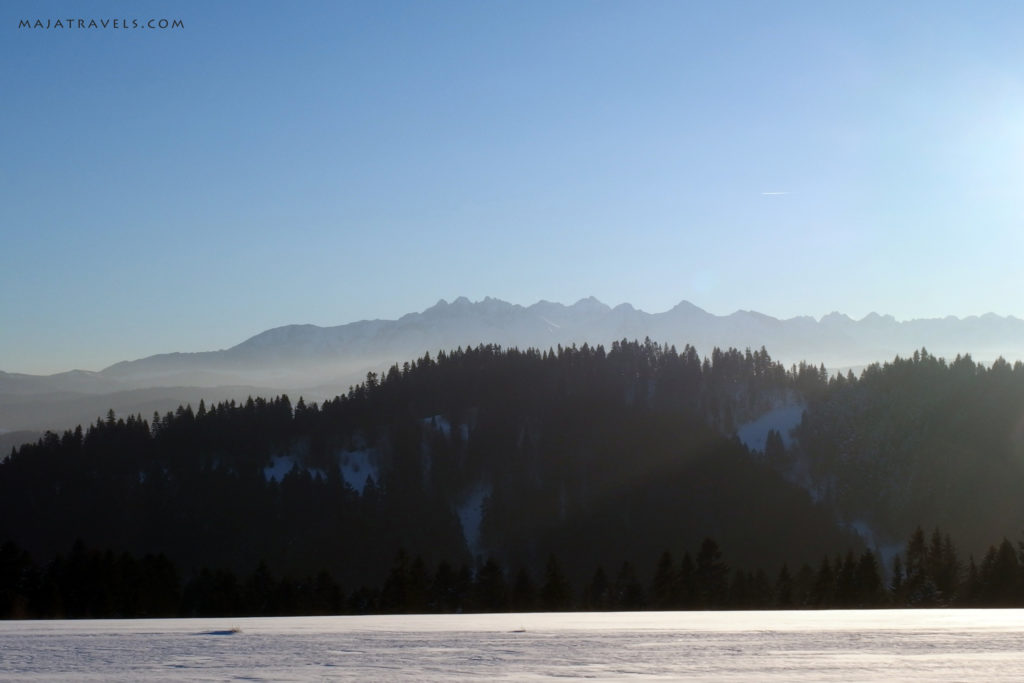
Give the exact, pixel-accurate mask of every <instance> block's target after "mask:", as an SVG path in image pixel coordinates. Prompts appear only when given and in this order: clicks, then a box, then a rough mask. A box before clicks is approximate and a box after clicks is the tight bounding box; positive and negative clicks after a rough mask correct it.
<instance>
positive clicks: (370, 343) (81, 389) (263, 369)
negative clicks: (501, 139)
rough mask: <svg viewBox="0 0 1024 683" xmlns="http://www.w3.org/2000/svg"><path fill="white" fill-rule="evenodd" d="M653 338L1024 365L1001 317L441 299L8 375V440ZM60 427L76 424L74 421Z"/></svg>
mask: <svg viewBox="0 0 1024 683" xmlns="http://www.w3.org/2000/svg"><path fill="white" fill-rule="evenodd" d="M645 337H650V338H651V339H652V340H653V341H655V342H658V343H664V344H671V345H675V346H676V347H677V348H680V349H681V348H682V347H684V346H685V345H687V344H689V345H691V346H693V347H694V348H696V350H697V352H698V353H699V354H701V355H705V356H706V355H710V353H711V351H712V350H713V349H714V348H715V347H719V348H728V347H735V348H738V349H744V348H752V349H759V348H761V347H765V348H766V349H767V350H768V352H769V353H770V354H771V356H772V357H773V358H774V359H776V360H779V361H782V362H783V363H785V364H787V365H788V364H791V363H797V362H799V361H803V360H806V361H808V362H810V363H813V364H815V365H817V364H819V363H823V364H824V365H825V366H826V367H829V368H847V367H860V366H864V365H868V364H870V363H873V362H880V361H886V360H891V359H892V358H893V357H895V356H897V355H902V356H907V355H910V354H912V353H913V352H914V350H916V349H920V348H922V347H926V348H927V349H928V350H929V351H930V352H931V353H932V354H933V355H936V356H940V357H947V358H950V359H952V358H953V357H955V356H956V355H957V354H965V353H970V354H971V355H972V357H973V358H974V359H975V360H978V361H981V362H990V361H992V360H995V359H996V358H997V357H1000V356H1002V357H1004V358H1006V359H1007V360H1010V361H1014V360H1018V359H1024V320H1021V319H1018V318H1014V317H1012V316H1009V317H1001V316H998V315H994V314H991V313H989V314H985V315H982V316H971V317H967V318H962V319H961V318H955V317H952V316H950V317H946V318H935V319H920V320H910V321H905V322H900V321H897V320H896V319H895V318H893V317H892V316H889V315H879V314H877V313H871V314H869V315H867V316H865V317H864V318H863V319H861V320H853V319H852V318H850V317H848V316H846V315H843V314H841V313H830V314H828V315H825V316H823V317H822V318H820V319H818V320H816V319H814V318H813V317H809V316H802V317H796V318H789V319H785V320H780V319H778V318H773V317H771V316H768V315H764V314H761V313H757V312H754V311H745V310H741V311H736V312H735V313H732V314H729V315H723V316H719V315H714V314H711V313H708V312H707V311H705V310H703V309H701V308H699V307H698V306H695V305H694V304H692V303H690V302H688V301H682V302H680V303H679V304H677V305H676V306H674V307H673V308H672V309H670V310H668V311H665V312H662V313H647V312H645V311H641V310H639V309H637V308H634V307H633V306H632V305H630V304H628V303H623V304H619V305H618V306H615V307H614V308H613V307H611V306H608V305H607V304H605V303H602V302H601V301H598V300H597V299H595V298H593V297H589V298H585V299H581V300H579V301H577V302H576V303H574V304H572V305H564V304H560V303H555V302H550V301H543V300H542V301H538V302H537V303H535V304H532V305H530V306H521V305H518V304H512V303H509V302H507V301H502V300H500V299H494V298H490V297H487V298H485V299H483V300H482V301H476V302H473V301H470V300H469V299H467V298H466V297H459V298H457V299H455V300H454V301H452V302H448V301H446V300H444V299H441V300H440V301H438V302H437V303H436V304H435V305H434V306H431V307H429V308H427V309H426V310H424V311H422V312H415V313H408V314H406V315H403V316H402V317H400V318H398V319H397V320H362V321H358V322H352V323H347V324H343V325H337V326H333V327H319V326H316V325H286V326H283V327H277V328H273V329H270V330H266V331H264V332H261V333H259V334H257V335H255V336H253V337H250V338H249V339H246V340H245V341H243V342H241V343H239V344H237V345H235V346H233V347H231V348H228V349H223V350H219V351H205V352H197V353H166V354H158V355H154V356H149V357H146V358H141V359H137V360H130V361H122V362H119V363H115V364H114V365H111V366H110V367H108V368H105V369H103V370H101V371H99V372H86V371H71V372H65V373H59V374H56V375H48V376H35V375H24V374H14V373H4V372H0V429H6V430H16V429H24V428H33V429H38V428H40V426H41V424H42V422H43V420H37V421H35V422H36V423H35V424H33V425H26V424H24V423H23V422H21V421H20V420H14V421H12V419H10V418H13V414H11V413H10V411H9V410H8V408H9V407H10V406H11V405H12V404H13V403H17V402H18V400H19V399H18V397H22V398H24V399H26V400H27V399H31V401H32V403H33V408H34V409H36V410H37V411H41V412H40V415H41V416H42V417H43V418H45V409H44V408H42V407H41V406H40V405H39V404H40V403H41V399H42V398H43V397H45V396H51V397H54V398H57V397H59V399H60V400H61V401H62V403H63V404H64V405H67V403H68V399H69V398H72V397H81V396H89V395H92V396H94V397H95V399H96V401H95V402H93V403H94V404H95V405H96V406H101V405H102V397H103V396H104V395H106V394H113V393H115V392H125V391H128V390H136V389H148V388H154V387H164V388H167V387H179V388H183V390H182V391H179V392H178V395H180V396H181V397H185V396H197V395H199V394H201V393H203V392H202V391H199V390H201V389H207V388H214V387H229V386H231V387H261V388H264V389H270V390H273V391H287V392H290V393H294V394H299V393H301V394H304V395H305V396H306V397H307V398H309V399H321V398H324V397H328V396H333V395H335V394H337V393H339V392H342V391H344V390H346V389H347V388H348V386H349V385H351V384H353V383H356V382H358V381H360V380H361V379H362V378H364V377H365V375H366V373H367V372H369V371H376V372H379V371H381V370H383V369H386V368H387V367H388V366H390V365H392V364H394V363H401V362H404V361H407V360H411V359H414V358H417V357H420V356H422V355H423V354H424V353H426V352H429V353H431V354H434V353H436V352H437V351H438V350H445V349H454V348H457V347H467V346H476V345H478V344H481V343H494V344H499V345H501V346H504V347H512V346H515V347H520V348H526V347H536V348H541V349H547V348H554V347H556V346H557V345H559V344H561V345H563V346H568V345H571V344H577V345H582V344H584V343H588V344H591V345H596V344H603V345H606V346H607V345H610V344H611V343H612V342H614V341H617V340H621V339H644V338H645ZM185 389H188V390H185ZM165 398H166V399H167V400H173V398H172V397H165ZM188 400H195V399H192V398H189V399H188ZM91 405H93V404H90V406H91ZM105 410H106V409H105V408H101V409H100V412H105ZM15 412H17V413H18V414H19V415H20V414H21V413H24V411H23V410H22V411H15ZM61 417H62V418H68V417H69V415H67V411H62V414H61ZM88 419H94V416H91V417H90V418H88ZM65 426H67V425H63V424H61V425H54V427H55V428H64V427H65Z"/></svg>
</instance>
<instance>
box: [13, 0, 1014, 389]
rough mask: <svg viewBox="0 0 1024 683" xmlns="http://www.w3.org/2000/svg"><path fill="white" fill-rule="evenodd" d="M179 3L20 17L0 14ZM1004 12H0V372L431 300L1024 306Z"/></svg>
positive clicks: (106, 358) (725, 308)
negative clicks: (163, 22)
mask: <svg viewBox="0 0 1024 683" xmlns="http://www.w3.org/2000/svg"><path fill="white" fill-rule="evenodd" d="M58 18H61V19H66V18H74V19H76V20H77V19H79V18H81V19H85V20H89V19H96V20H97V21H98V20H100V19H114V18H118V19H122V20H123V19H127V20H128V21H129V22H131V21H132V20H138V21H139V22H140V23H145V22H146V21H148V20H149V19H151V18H156V19H161V18H167V19H180V20H181V21H182V22H183V24H184V28H183V29H177V30H170V29H168V30H159V29H156V30H149V29H136V30H133V29H129V30H123V29H113V28H109V29H78V28H75V29H49V30H46V29H24V28H21V29H19V28H18V21H19V20H20V19H29V20H32V21H35V20H36V19H41V20H43V21H44V22H45V21H46V20H47V19H49V20H51V21H52V20H55V19H58ZM1021 26H1024V4H1021V3H1017V2H1007V3H991V2H990V3H942V2H934V1H933V2H920V3H914V2H902V3H891V2H883V3H821V2H808V3H800V2H776V3H768V2H681V1H673V2H648V1H641V2H625V1H621V2H599V1H594V2H576V1H570V0H565V1H560V2H526V1H516V2H500V1H490V0H488V1H486V2H485V1H474V2H431V1H418V0H417V1H415V2H414V1H412V0H409V1H408V2H386V1H382V2H296V3H271V2H266V3H257V2H234V3H233V2H215V3H209V2H195V3H183V2H176V3H145V2H121V3H114V2H107V3H102V2H101V3H88V2H75V3H59V2H54V3H38V2H10V1H9V2H5V3H3V5H0V93H3V95H2V96H0V130H2V131H3V133H2V135H0V159H2V160H3V161H2V163H0V370H5V371H9V372H11V371H18V372H31V373H50V372H57V371H61V370H67V369H71V368H83V369H91V370H98V369H101V368H102V367H105V366H106V365H109V364H111V363H113V362H116V361H118V360H122V359H130V358H138V357H143V356H147V355H151V354H154V353H160V352H167V351H199V350H209V349H216V348H225V347H228V346H231V345H233V344H235V343H238V342H240V341H242V340H243V339H245V338H247V337H249V336H251V335H253V334H255V333H258V332H260V331H262V330H264V329H267V328H270V327H275V326H278V325H284V324H290V323H314V324H318V325H336V324H341V323H345V322H350V321H354V320H359V319H364V318H395V317H398V316H400V315H402V314H404V313H406V312H409V311H415V310H422V309H424V308H426V307H428V306H430V305H432V304H433V303H435V302H436V301H437V300H438V299H440V298H446V299H448V300H451V299H453V298H455V297H457V296H460V295H464V296H468V297H469V298H471V299H474V300H476V299H481V298H483V297H484V296H494V297H498V298H502V299H505V300H508V301H511V302H513V303H520V304H524V305H527V304H531V303H533V302H535V301H537V300H539V299H548V300H552V301H561V302H564V303H572V302H573V301H575V300H577V299H579V298H582V297H585V296H590V295H593V296H596V297H597V298H599V299H601V300H602V301H604V302H605V303H608V304H610V305H615V304H618V303H621V302H624V301H628V302H630V303H632V304H634V305H635V306H637V307H638V308H642V309H644V310H647V311H650V312H658V311H663V310H667V309H668V308H671V307H672V306H673V305H675V304H676V303H678V302H679V301H681V300H683V299H686V300H689V301H692V302H693V303H695V304H697V305H698V306H701V307H702V308H705V309H706V310H709V311H711V312H713V313H717V314H727V313H730V312H732V311H734V310H737V309H753V310H758V311H761V312H764V313H767V314H769V315H773V316H777V317H792V316H795V315H813V316H816V317H817V316H821V315H824V314H826V313H828V312H830V311H833V310H839V311H842V312H845V313H847V314H849V315H851V316H853V317H857V318H859V317H862V316H864V315H866V314H867V313H868V312H871V311H877V312H880V313H888V314H892V315H895V316H896V317H897V318H899V319H908V318H915V317H936V316H944V315H949V314H952V315H958V316H964V315H972V314H981V313H985V312H990V311H991V312H995V313H998V314H1001V315H1015V316H1018V317H1024V299H1022V298H1021V297H1020V296H1019V293H1020V292H1021V291H1022V290H1024V268H1021V255H1022V253H1024V249H1022V247H1024V230H1022V228H1024V201H1022V197H1024V194H1022V190H1024V47H1022V45H1024V41H1021V40H1020V27H1021Z"/></svg>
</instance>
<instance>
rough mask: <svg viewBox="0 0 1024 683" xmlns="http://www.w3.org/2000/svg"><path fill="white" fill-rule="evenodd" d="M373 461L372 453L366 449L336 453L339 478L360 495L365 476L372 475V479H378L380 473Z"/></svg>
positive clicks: (364, 485)
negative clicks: (339, 471)
mask: <svg viewBox="0 0 1024 683" xmlns="http://www.w3.org/2000/svg"><path fill="white" fill-rule="evenodd" d="M373 461H374V458H373V453H372V452H371V451H370V450H368V449H363V450H358V451H341V452H340V453H338V468H339V469H340V470H341V478H342V479H344V480H345V481H346V482H347V483H348V485H349V486H351V487H352V488H354V489H355V490H356V491H358V492H359V494H360V495H362V493H363V489H364V488H365V487H366V477H367V476H371V477H373V479H374V481H380V473H379V472H378V471H377V467H376V466H375V465H374V463H373Z"/></svg>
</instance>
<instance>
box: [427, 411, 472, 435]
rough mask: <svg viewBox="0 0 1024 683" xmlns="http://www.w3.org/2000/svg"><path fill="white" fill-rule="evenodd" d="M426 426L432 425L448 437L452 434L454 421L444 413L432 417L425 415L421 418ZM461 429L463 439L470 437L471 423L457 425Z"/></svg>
mask: <svg viewBox="0 0 1024 683" xmlns="http://www.w3.org/2000/svg"><path fill="white" fill-rule="evenodd" d="M421 422H422V423H423V425H424V426H425V427H430V428H433V429H436V430H437V431H439V432H441V433H442V434H444V435H445V437H447V438H451V436H452V423H451V422H449V421H448V418H446V417H445V416H444V415H433V416H431V417H425V418H423V419H422V420H421ZM457 429H458V430H459V436H460V437H462V440H463V441H466V440H467V439H469V425H465V424H460V425H457Z"/></svg>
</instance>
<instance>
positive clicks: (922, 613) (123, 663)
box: [0, 610, 1024, 682]
mask: <svg viewBox="0 0 1024 683" xmlns="http://www.w3.org/2000/svg"><path fill="white" fill-rule="evenodd" d="M485 679H492V680H507V681H531V680H544V679H559V680H583V679H588V680H601V681H637V680H661V681H665V680H688V681H751V680H757V681H790V680H814V681H844V682H847V681H883V680H884V681H937V680H950V681H952V680H957V681H975V680H982V681H986V682H992V681H1020V680H1024V610H988V611H986V610H917V611H898V610H897V611H860V612H839V611H821V612H703V613H700V612H696V613H695V612H642V613H614V614H592V613H590V614H585V613H580V614H498V615H495V614H484V615H445V616H383V617H380V616H373V617H369V616H368V617H308V618H280V619H155V620H136V621H29V622H25V621H22V622H2V623H0V680H4V681H15V680H18V681H20V680H30V681H60V680H64V681H240V680H245V681H319V680H353V681H453V680H485Z"/></svg>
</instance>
